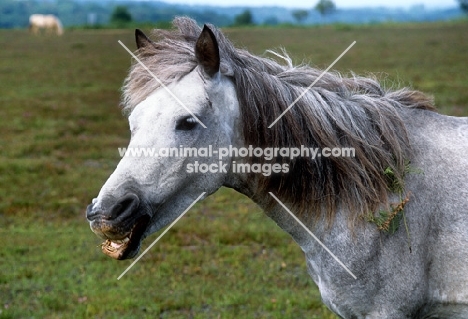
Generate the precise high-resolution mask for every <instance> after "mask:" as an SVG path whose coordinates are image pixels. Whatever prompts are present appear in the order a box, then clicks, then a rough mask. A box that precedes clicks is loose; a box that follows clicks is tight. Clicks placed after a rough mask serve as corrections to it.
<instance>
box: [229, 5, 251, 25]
mask: <svg viewBox="0 0 468 319" xmlns="http://www.w3.org/2000/svg"><path fill="white" fill-rule="evenodd" d="M253 24H254V22H253V17H252V12H250V10H248V9H247V10H245V11H244V12H242V13H241V14H238V15H236V16H235V17H234V25H238V26H240V25H253Z"/></svg>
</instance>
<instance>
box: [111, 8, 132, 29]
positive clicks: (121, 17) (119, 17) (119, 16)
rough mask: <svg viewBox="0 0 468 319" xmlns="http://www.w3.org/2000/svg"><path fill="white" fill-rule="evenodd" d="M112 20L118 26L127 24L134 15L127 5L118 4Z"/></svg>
mask: <svg viewBox="0 0 468 319" xmlns="http://www.w3.org/2000/svg"><path fill="white" fill-rule="evenodd" d="M110 22H111V23H112V24H114V25H116V26H125V25H126V24H128V23H130V22H132V15H131V14H130V12H128V9H127V7H125V6H116V7H115V8H114V11H112V14H111V18H110Z"/></svg>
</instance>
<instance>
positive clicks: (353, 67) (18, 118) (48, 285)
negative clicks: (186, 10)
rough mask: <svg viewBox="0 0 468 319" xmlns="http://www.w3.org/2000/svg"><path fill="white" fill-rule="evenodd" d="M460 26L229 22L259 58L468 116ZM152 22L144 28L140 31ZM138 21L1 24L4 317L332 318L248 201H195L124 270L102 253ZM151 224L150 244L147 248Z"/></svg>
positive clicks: (299, 262)
mask: <svg viewBox="0 0 468 319" xmlns="http://www.w3.org/2000/svg"><path fill="white" fill-rule="evenodd" d="M466 30H467V24H466V23H462V22H459V23H442V24H405V25H383V26H360V27H354V26H347V25H337V26H326V27H315V28H289V29H280V28H250V29H243V28H242V29H228V30H226V33H227V34H228V36H229V37H230V38H231V39H232V40H233V41H234V42H235V43H236V45H237V46H240V47H244V48H247V49H249V50H250V51H252V52H254V53H256V54H260V55H263V54H265V50H266V49H279V48H285V49H287V51H288V52H289V54H290V56H291V57H292V58H293V60H294V61H295V63H296V64H298V63H310V64H311V65H314V66H316V67H320V68H326V67H327V66H328V65H329V64H330V63H331V62H332V61H333V60H335V58H336V57H337V56H338V55H339V54H340V53H341V52H342V51H343V50H344V49H345V48H346V47H348V46H349V45H350V44H351V43H352V42H353V41H357V43H356V45H355V46H354V47H353V48H352V49H351V50H350V51H349V52H348V53H347V54H346V55H345V56H344V57H343V58H342V59H341V60H340V61H339V62H338V63H337V64H336V65H335V67H334V69H336V70H339V71H340V72H342V73H343V74H349V72H350V71H353V72H355V73H358V74H361V75H365V74H368V73H377V74H378V75H379V77H380V78H381V79H382V80H383V81H385V83H386V84H387V85H388V86H395V87H397V86H408V85H409V86H412V87H414V88H416V89H418V90H422V91H425V92H427V93H429V94H431V95H433V96H434V98H435V102H436V105H437V106H438V108H439V110H440V112H441V113H445V114H450V115H457V116H468V72H466V71H467V57H468V56H467V52H468V33H467V32H466ZM145 31H149V30H145ZM118 40H121V41H122V42H123V43H125V44H126V45H127V46H128V47H130V48H131V49H134V48H135V46H134V39H133V30H68V31H67V30H66V32H65V34H64V35H63V36H62V37H53V36H32V35H29V34H28V33H27V32H26V31H25V30H0V47H1V48H2V49H1V50H0V238H1V239H2V247H1V248H0V319H2V318H3V319H5V318H336V317H335V316H334V315H333V314H331V313H330V312H329V311H328V310H327V309H326V307H325V306H323V305H322V303H321V301H320V295H319V293H318V290H317V289H316V287H315V285H314V284H313V282H312V280H311V279H310V277H309V276H308V274H307V271H306V267H305V261H304V258H303V255H302V252H301V250H300V248H299V247H298V246H297V245H296V244H295V243H294V242H293V241H292V240H291V239H290V238H289V236H288V235H286V234H285V233H283V231H282V230H280V229H279V228H278V227H277V226H276V225H275V224H274V223H273V222H272V221H270V220H269V219H268V218H267V217H266V216H264V214H263V213H262V212H261V211H260V210H259V209H258V208H257V207H256V205H255V204H253V203H252V202H251V201H250V200H249V199H248V198H246V197H244V196H242V195H239V194H237V193H235V192H234V191H232V190H229V189H221V190H220V191H218V192H217V193H216V194H214V195H213V196H211V197H209V198H208V199H206V200H205V201H203V202H200V203H198V204H197V205H196V206H195V207H194V208H193V209H192V210H191V211H190V212H188V214H187V215H186V216H185V217H184V218H183V219H182V220H181V221H180V222H179V223H178V224H177V225H175V226H174V228H173V229H171V230H170V231H169V232H168V233H167V234H166V235H165V236H164V237H163V238H162V239H161V241H160V242H158V244H157V245H156V246H154V247H153V248H152V249H151V250H150V251H149V252H148V253H147V254H146V255H145V256H144V257H143V258H142V259H141V260H140V261H139V262H138V263H137V264H136V265H135V266H134V267H133V268H132V269H131V270H130V271H129V272H128V273H127V274H126V275H125V276H124V277H123V278H122V279H120V280H119V281H118V280H117V277H118V276H119V275H120V274H121V273H122V272H123V271H124V270H125V269H126V268H127V267H128V266H129V265H130V263H131V262H132V261H131V260H126V261H115V260H112V259H110V258H108V257H106V256H104V255H103V254H102V253H101V252H100V248H99V244H100V243H101V240H100V239H99V238H97V237H96V236H95V235H94V234H93V233H92V232H91V230H90V229H89V226H88V223H87V221H86V219H85V209H86V206H87V205H88V203H89V202H90V201H91V199H92V198H93V197H95V196H96V195H97V193H98V191H99V189H100V187H101V186H102V184H103V183H104V182H105V180H106V179H107V177H108V176H109V174H110V173H111V172H112V171H113V169H114V167H115V166H116V164H117V162H118V161H119V154H118V151H117V148H118V147H123V146H126V145H127V143H128V139H129V131H128V127H127V122H126V119H125V117H123V116H122V114H121V111H120V109H119V107H118V103H119V99H120V91H119V90H120V86H121V84H122V81H123V79H124V77H125V75H126V72H127V70H128V68H129V65H130V62H131V58H130V56H129V55H128V53H127V52H125V50H124V49H123V48H122V47H121V46H120V45H119V44H118V43H117V41H118ZM156 236H157V234H155V235H153V236H152V237H150V238H148V239H147V240H146V241H145V243H144V244H145V245H144V247H143V249H144V248H145V247H147V246H148V245H149V244H150V243H151V242H152V241H153V240H154V239H155V238H156Z"/></svg>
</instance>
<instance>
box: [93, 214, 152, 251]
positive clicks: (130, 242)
mask: <svg viewBox="0 0 468 319" xmlns="http://www.w3.org/2000/svg"><path fill="white" fill-rule="evenodd" d="M149 220H150V218H149V216H148V215H143V216H141V217H140V218H139V219H138V220H137V221H136V223H135V225H134V226H133V228H132V230H131V231H130V232H129V233H128V234H126V235H124V236H122V237H120V238H119V239H117V238H112V239H109V238H108V239H106V241H105V242H103V243H102V244H101V250H102V252H103V253H104V254H106V255H107V256H109V257H112V258H114V259H118V260H121V259H128V258H133V257H135V255H136V254H137V253H138V251H139V250H140V243H141V241H142V239H143V235H144V233H145V230H146V227H147V226H148V223H149Z"/></svg>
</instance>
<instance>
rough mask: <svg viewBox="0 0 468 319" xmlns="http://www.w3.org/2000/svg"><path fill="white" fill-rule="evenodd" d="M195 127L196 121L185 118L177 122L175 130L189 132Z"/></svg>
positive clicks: (191, 118)
mask: <svg viewBox="0 0 468 319" xmlns="http://www.w3.org/2000/svg"><path fill="white" fill-rule="evenodd" d="M197 125H198V121H197V120H196V119H195V118H193V117H191V116H187V117H184V118H182V119H180V120H178V121H177V124H176V130H179V131H190V130H193V129H194V128H195V127H196V126H197Z"/></svg>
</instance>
